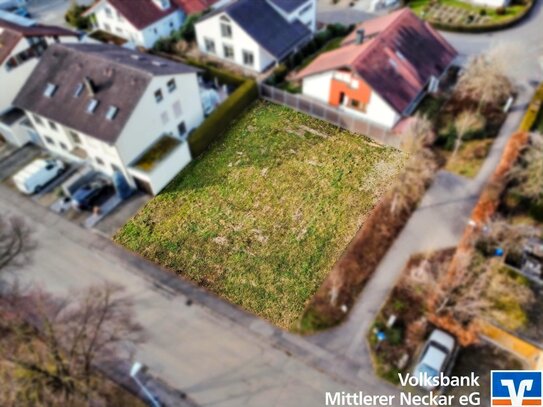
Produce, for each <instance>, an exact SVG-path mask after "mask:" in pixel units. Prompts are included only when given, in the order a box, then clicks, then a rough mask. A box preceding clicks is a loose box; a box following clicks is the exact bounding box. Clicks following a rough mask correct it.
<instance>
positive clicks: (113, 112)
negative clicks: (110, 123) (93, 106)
mask: <svg viewBox="0 0 543 407" xmlns="http://www.w3.org/2000/svg"><path fill="white" fill-rule="evenodd" d="M118 112H119V108H118V107H117V106H113V105H112V106H110V107H108V109H107V113H106V119H108V120H113V119H115V116H117V113H118Z"/></svg>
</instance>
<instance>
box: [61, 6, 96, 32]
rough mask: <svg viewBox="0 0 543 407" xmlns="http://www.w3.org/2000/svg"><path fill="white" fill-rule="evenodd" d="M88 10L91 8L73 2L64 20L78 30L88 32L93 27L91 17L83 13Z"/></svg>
mask: <svg viewBox="0 0 543 407" xmlns="http://www.w3.org/2000/svg"><path fill="white" fill-rule="evenodd" d="M88 9H89V7H87V6H80V5H78V4H77V3H75V2H72V5H71V6H70V8H69V9H68V11H67V12H66V14H65V15H64V20H65V21H66V22H67V23H68V24H70V25H71V26H72V27H75V28H77V29H78V30H88V29H89V28H90V27H91V21H90V17H84V16H83V13H85V11H87V10H88Z"/></svg>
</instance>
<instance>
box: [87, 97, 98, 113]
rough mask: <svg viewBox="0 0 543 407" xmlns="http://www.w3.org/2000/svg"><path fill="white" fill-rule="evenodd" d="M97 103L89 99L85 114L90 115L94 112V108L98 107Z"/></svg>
mask: <svg viewBox="0 0 543 407" xmlns="http://www.w3.org/2000/svg"><path fill="white" fill-rule="evenodd" d="M99 103H100V102H98V101H97V100H96V99H91V100H90V101H89V104H88V105H87V113H89V114H92V113H94V112H95V111H96V108H97V107H98V104H99Z"/></svg>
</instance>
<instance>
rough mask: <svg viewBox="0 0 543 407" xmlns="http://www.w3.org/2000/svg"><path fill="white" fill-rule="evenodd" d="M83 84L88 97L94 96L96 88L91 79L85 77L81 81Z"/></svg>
mask: <svg viewBox="0 0 543 407" xmlns="http://www.w3.org/2000/svg"><path fill="white" fill-rule="evenodd" d="M83 83H84V84H85V87H86V88H87V92H88V93H89V96H94V94H95V93H96V86H95V85H94V82H93V81H92V79H91V78H89V77H88V76H86V77H85V79H84V80H83Z"/></svg>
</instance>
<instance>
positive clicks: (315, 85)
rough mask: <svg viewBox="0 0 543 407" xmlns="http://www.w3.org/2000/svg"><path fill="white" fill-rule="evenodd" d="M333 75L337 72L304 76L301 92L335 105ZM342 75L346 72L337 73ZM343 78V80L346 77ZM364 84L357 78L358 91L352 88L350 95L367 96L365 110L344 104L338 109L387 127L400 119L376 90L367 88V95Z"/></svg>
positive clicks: (389, 127)
mask: <svg viewBox="0 0 543 407" xmlns="http://www.w3.org/2000/svg"><path fill="white" fill-rule="evenodd" d="M334 75H338V73H334V72H325V73H322V74H317V75H312V76H309V77H306V78H304V79H303V87H302V93H303V94H304V95H305V96H309V97H313V98H315V99H318V100H320V101H322V102H324V103H327V104H330V102H334V103H331V104H332V105H335V102H336V100H331V99H330V97H331V96H332V93H333V92H332V91H333V90H334V89H333V88H332V83H333V82H334ZM344 75H348V74H343V73H339V77H342V78H343V76H344ZM343 79H344V80H345V79H346V78H343ZM352 79H353V78H351V80H352ZM355 79H356V78H355ZM351 83H352V82H351ZM364 85H365V84H364V82H362V81H361V80H359V79H358V87H359V90H360V91H359V90H358V89H352V92H353V93H352V95H353V96H360V97H361V98H366V97H369V102H368V104H367V106H366V111H365V112H362V111H360V110H355V109H352V108H349V107H346V106H339V109H340V110H341V111H344V112H346V113H349V114H352V115H354V116H357V117H360V118H363V119H365V120H369V121H372V122H374V123H377V124H379V125H381V126H384V127H385V128H387V129H391V128H392V127H394V126H395V125H396V123H397V122H398V121H399V120H400V119H401V117H402V116H401V115H400V114H399V113H398V112H396V111H395V110H394V109H393V108H392V107H390V105H389V104H388V103H386V102H385V101H384V100H383V99H382V98H381V97H380V96H379V95H378V94H377V93H376V92H371V90H369V91H370V92H371V95H368V94H367V91H368V89H366V88H365V87H364ZM366 86H367V85H366ZM338 89H339V88H337V89H336V91H337V90H338ZM340 90H341V89H340ZM345 90H346V89H345ZM358 93H360V95H358ZM336 96H337V95H336Z"/></svg>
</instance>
